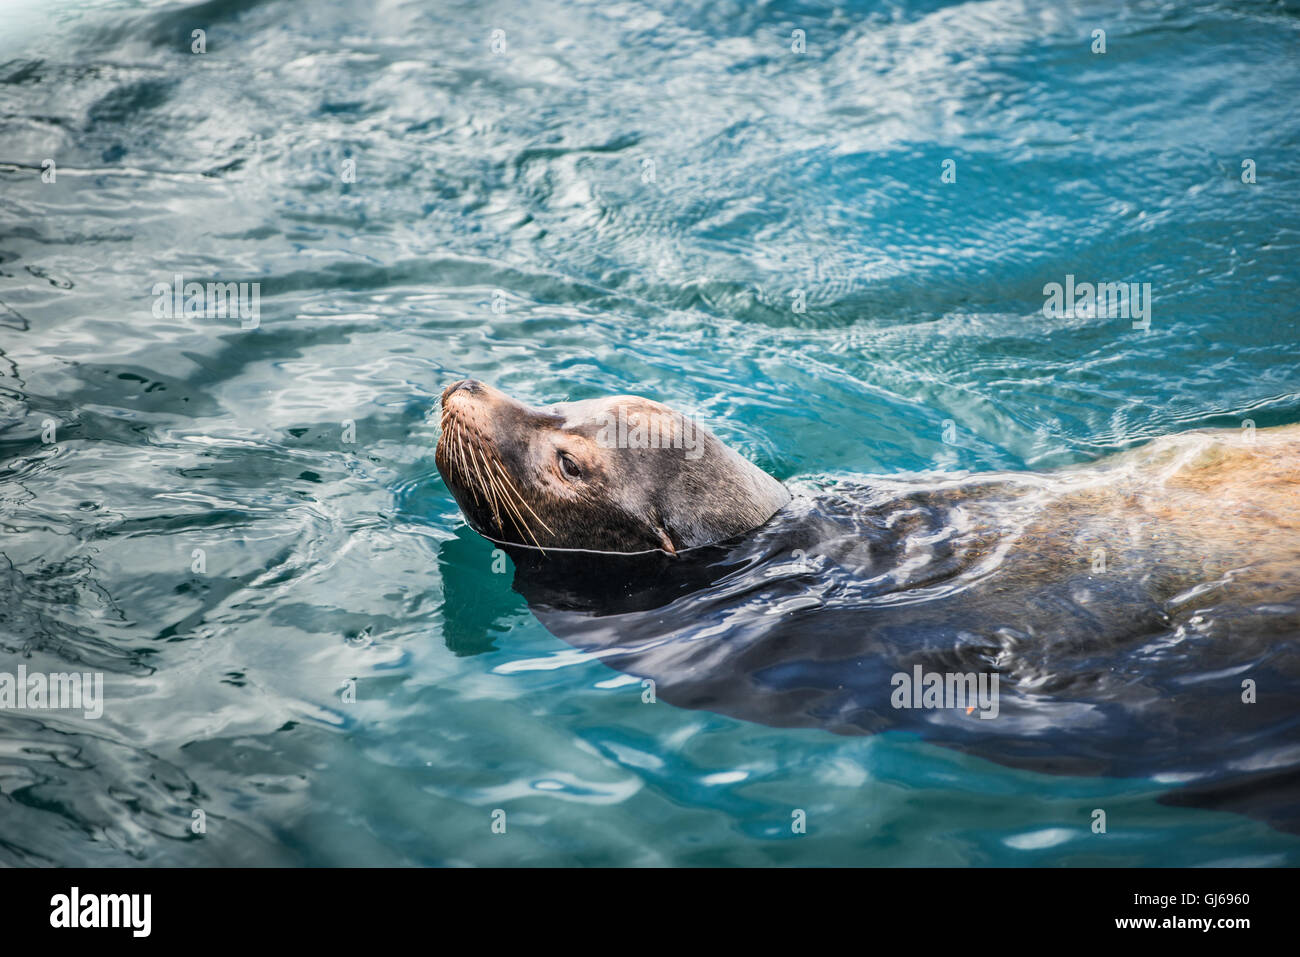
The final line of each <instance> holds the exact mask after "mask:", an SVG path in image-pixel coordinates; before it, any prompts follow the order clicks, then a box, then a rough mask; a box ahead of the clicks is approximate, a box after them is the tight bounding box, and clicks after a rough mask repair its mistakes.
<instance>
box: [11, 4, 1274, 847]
mask: <svg viewBox="0 0 1300 957" xmlns="http://www.w3.org/2000/svg"><path fill="white" fill-rule="evenodd" d="M1298 14H1300V8H1297V7H1296V6H1295V5H1288V4H1278V3H1242V2H1228V0H1213V2H1199V3H1189V4H1174V3H1164V4H1161V3H1147V4H1120V3H1103V2H1097V3H1077V4H1075V3H1071V4H1056V3H1043V4H1035V3H1024V2H1013V0H984V2H967V3H951V4H948V3H939V2H931V3H916V4H912V3H844V4H838V5H825V4H819V3H811V2H809V3H781V2H773V3H763V4H748V3H729V2H721V3H719V2H699V3H668V2H647V0H629V2H623V3H616V4H610V3H598V2H591V3H580V2H575V0H562V2H547V0H542V2H530V3H528V4H526V5H525V4H520V3H517V2H515V3H492V2H488V3H482V2H466V3H430V4H417V3H398V2H384V0H378V2H369V3H335V2H312V3H291V2H288V0H271V2H240V0H224V2H223V0H212V2H209V3H204V4H199V5H197V6H194V7H190V8H186V7H184V6H183V5H180V4H173V3H119V2H96V3H84V2H77V3H66V2H47V3H39V4H36V3H30V4H29V3H22V2H20V3H17V4H13V5H8V6H6V7H5V8H4V10H3V11H2V12H0V23H3V28H2V29H0V671H13V670H15V669H16V668H17V667H18V665H19V664H24V665H25V666H26V667H27V668H28V669H29V670H31V671H46V672H52V671H66V670H69V669H78V670H85V671H98V672H103V673H104V675H105V695H106V703H105V709H104V714H103V716H102V717H101V718H99V719H88V718H85V717H83V716H82V715H80V714H78V713H71V712H17V711H0V862H3V863H9V864H13V863H57V864H91V865H94V864H130V863H151V864H521V865H530V864H650V865H660V864H773V863H777V864H850V863H854V864H909V865H913V864H925V865H957V864H999V865H1002V864H1024V865H1054V864H1119V865H1152V864H1175V865H1181V864H1278V863H1287V864H1294V863H1298V862H1300V837H1297V836H1295V835H1288V834H1284V833H1281V832H1279V831H1276V830H1273V829H1271V828H1270V827H1268V826H1267V825H1266V824H1264V823H1261V822H1259V821H1255V820H1252V819H1250V818H1247V817H1244V816H1241V815H1237V814H1232V813H1225V812H1218V811H1210V810H1198V809H1191V808H1181V807H1170V806H1166V805H1163V804H1159V803H1157V802H1156V798H1157V797H1159V796H1160V795H1161V794H1162V793H1164V792H1165V791H1167V789H1168V787H1169V786H1170V785H1169V782H1157V781H1152V780H1145V779H1096V778H1074V777H1065V776H1048V775H1040V774H1033V773H1028V772H1022V771H1014V770H1010V769H1008V768H1005V767H1002V766H1000V765H997V764H992V763H989V762H986V761H982V760H980V759H978V758H974V757H969V756H964V755H962V754H959V753H956V752H953V751H949V750H946V749H943V748H940V747H937V746H934V745H931V744H927V743H925V742H923V741H919V740H917V739H915V738H912V737H909V736H906V735H897V734H891V733H886V734H883V735H878V736H874V737H860V738H842V737H838V736H835V735H832V734H829V733H825V732H821V731H817V730H781V729H776V728H770V727H765V726H759V725H754V724H749V723H745V722H742V721H739V720H733V719H730V718H726V717H722V716H720V715H715V714H711V713H709V712H706V711H686V710H681V709H675V708H673V707H672V706H670V705H667V704H663V703H658V704H655V705H645V704H642V702H641V689H640V686H639V684H638V683H637V682H636V681H635V680H634V679H630V678H628V677H626V676H624V675H621V674H620V673H618V672H616V671H613V670H612V669H610V668H608V667H606V666H605V665H603V664H601V663H600V662H599V661H596V660H594V659H593V658H591V657H590V656H586V655H583V654H580V653H579V652H577V651H576V650H575V649H573V648H571V647H570V646H568V645H567V644H565V643H564V642H563V641H561V640H560V639H558V638H556V637H553V636H552V635H551V634H549V633H548V632H547V631H546V630H545V629H544V628H542V626H541V625H540V624H539V623H538V622H537V621H536V620H535V619H534V617H533V616H532V614H531V613H530V612H529V610H528V608H527V606H526V605H525V603H524V602H523V599H522V598H521V597H520V596H519V595H518V594H516V593H515V592H514V591H513V590H512V589H511V587H510V575H509V574H508V573H502V574H497V573H494V570H493V558H492V548H491V545H490V544H489V543H487V542H485V541H483V540H482V539H480V538H478V537H477V536H476V535H475V534H474V533H472V532H471V531H469V530H468V529H467V528H466V527H465V526H464V523H463V521H462V519H461V517H460V514H459V512H458V510H457V508H456V506H455V503H454V501H453V500H452V499H451V496H450V494H449V493H448V492H447V490H446V488H445V486H444V485H443V484H442V482H441V479H440V478H439V477H438V474H437V472H436V470H435V468H434V465H433V442H434V440H435V438H436V430H435V427H434V420H430V419H429V415H430V413H431V412H433V411H434V409H435V405H436V398H437V395H438V393H439V392H440V391H441V389H442V388H443V386H445V385H446V384H447V383H448V382H450V381H451V380H453V379H454V378H459V377H463V376H466V375H471V376H474V377H477V378H479V379H483V380H485V381H488V382H491V383H493V384H495V385H497V386H499V387H501V388H503V389H505V390H507V391H509V392H510V393H511V394H513V395H515V396H516V397H518V398H520V399H521V400H523V401H526V402H530V403H547V402H553V401H558V400H561V399H567V398H587V397H591V396H597V395H603V394H607V393H613V392H632V393H640V394H644V395H648V396H651V397H654V398H657V399H660V400H662V401H665V402H668V403H670V404H672V405H674V406H675V407H678V408H681V409H683V410H686V411H689V412H691V413H692V414H695V415H697V416H699V417H700V418H701V419H702V420H703V421H705V422H707V423H708V424H709V425H710V426H711V427H712V428H713V429H714V431H715V432H716V433H717V434H718V435H719V436H720V437H722V438H723V439H724V440H725V441H727V442H729V443H730V444H732V445H733V446H734V447H736V448H737V449H739V450H741V451H742V452H743V453H744V454H745V455H747V456H749V457H750V458H752V459H753V460H754V461H756V462H758V463H759V464H760V465H762V466H763V467H764V468H766V469H768V470H769V471H771V472H772V473H773V474H775V475H777V476H778V477H780V478H782V479H785V480H790V481H792V482H795V483H800V482H804V483H808V482H815V481H818V480H821V479H825V478H834V477H837V476H849V475H857V474H863V473H895V472H900V471H904V470H919V469H940V470H957V469H990V468H1000V469H1012V470H1021V469H1042V468H1047V467H1051V466H1055V465H1062V464H1067V463H1074V462H1083V461H1089V460H1093V459H1096V458H1099V457H1101V456H1103V455H1105V454H1106V453H1108V452H1112V451H1115V450H1119V449H1123V448H1128V447H1130V446H1132V445H1135V444H1138V443H1140V442H1141V441H1143V440H1145V439H1148V438H1150V437H1153V436H1158V435H1163V434H1167V433H1171V432H1178V431H1183V430H1186V429H1190V428H1196V427H1203V426H1231V427H1239V426H1240V425H1241V423H1242V422H1243V420H1246V419H1249V420H1252V421H1254V422H1255V423H1256V424H1257V425H1258V426H1259V427H1261V428H1262V427H1266V426H1269V425H1280V424H1286V423H1294V422H1300V346H1298V345H1297V326H1298V325H1300V323H1297V313H1298V310H1297V306H1296V303H1297V301H1300V274H1298V273H1297V270H1296V262H1297V245H1298V243H1300V203H1297V198H1298V196H1300V150H1298V147H1300V110H1297V109H1296V108H1295V107H1296V104H1297V102H1300V57H1298V56H1297V52H1298V51H1300V45H1298V43H1297V41H1298V40H1300V16H1298ZM195 29H203V30H204V31H205V40H206V52H203V53H194V52H191V50H192V47H191V45H192V43H193V42H194V41H193V38H192V31H193V30H195ZM1098 29H1101V30H1104V31H1105V41H1106V51H1105V52H1104V53H1094V52H1093V49H1092V47H1093V45H1094V40H1093V31H1094V30H1098ZM497 30H500V31H504V37H503V38H502V37H501V35H499V34H498V35H497V38H498V42H496V43H495V47H494V39H493V36H494V31H497ZM795 30H803V31H805V34H806V50H805V51H804V52H802V53H795V52H793V51H792V49H791V47H792V43H793V40H792V34H793V31H795ZM501 39H504V49H502V48H501V44H500V42H499V41H500V40H501ZM46 160H53V161H54V169H55V178H54V181H53V182H43V181H42V170H43V169H44V168H46V167H47V166H48V164H46V163H45V161H46ZM948 160H952V161H954V163H955V165H952V164H948V168H950V169H953V170H954V171H955V181H953V182H945V181H944V177H943V175H942V174H943V172H944V168H945V163H946V161H948ZM1246 160H1250V161H1253V163H1252V164H1248V165H1253V169H1254V171H1255V180H1256V181H1255V182H1253V183H1247V182H1243V162H1244V161H1246ZM349 161H351V163H349ZM353 168H354V170H355V181H345V179H348V178H350V176H349V174H348V170H349V169H353ZM1248 178H1249V177H1248ZM178 273H179V274H182V275H183V276H184V277H185V279H187V280H196V281H201V282H207V281H221V282H240V281H243V282H258V283H260V284H261V285H260V294H261V300H260V309H261V312H260V319H259V322H258V325H257V326H256V328H249V329H244V328H241V323H240V322H239V321H238V320H236V319H232V318H224V319H222V318H204V317H184V316H182V317H165V316H158V315H155V311H154V306H155V296H154V295H153V293H152V290H153V287H154V285H155V284H156V283H170V282H172V278H173V276H174V275H176V274H178ZM1067 274H1072V275H1074V276H1076V277H1077V278H1078V280H1079V281H1090V282H1136V283H1150V284H1151V290H1152V308H1151V317H1150V329H1149V330H1148V331H1142V330H1140V329H1139V330H1135V329H1133V328H1132V323H1131V322H1129V321H1128V320H1122V319H1112V318H1107V317H1105V316H1096V315H1089V314H1086V313H1083V314H1076V315H1071V316H1070V317H1068V318H1063V319H1048V318H1046V317H1045V316H1044V314H1043V311H1042V307H1043V302H1044V295H1043V287H1044V285H1045V284H1046V283H1050V282H1064V280H1065V277H1066V275H1067ZM800 291H802V301H803V303H805V304H806V308H805V309H803V310H802V311H798V310H797V309H796V308H795V307H796V304H797V303H798V302H799V301H800V297H799V293H800ZM435 418H436V417H435ZM50 423H53V428H54V431H53V434H52V435H51V434H50V433H49V431H48V430H49V424H50ZM945 438H946V439H947V441H945ZM51 439H52V440H51ZM196 550H199V551H200V552H201V554H202V556H203V558H202V561H201V562H200V561H199V559H198V558H196ZM196 563H198V566H199V567H198V570H196ZM453 592H454V601H450V602H449V600H448V596H449V593H453ZM349 679H355V681H356V698H357V700H356V701H355V703H348V702H346V701H345V700H344V697H343V694H342V693H341V686H342V685H343V684H344V682H346V681H347V680H349ZM1225 760H1228V759H1227V758H1225ZM1096 808H1103V809H1105V810H1106V812H1107V818H1108V831H1107V833H1106V834H1105V835H1098V834H1094V833H1092V832H1091V830H1090V828H1089V824H1090V823H1091V820H1092V818H1091V814H1092V812H1093V810H1094V809H1096ZM498 809H500V810H503V811H505V812H506V817H507V821H508V826H507V830H506V833H504V834H495V833H493V829H492V821H493V812H494V811H495V810H498ZM795 809H800V810H803V811H805V812H806V814H807V820H808V831H807V833H806V834H802V835H799V834H794V833H792V829H791V820H792V813H793V812H794V810H795ZM196 810H199V811H202V812H203V817H204V820H205V822H206V831H205V832H203V833H196V832H195V830H194V829H193V826H192V825H193V822H194V821H195V814H194V812H195V811H196Z"/></svg>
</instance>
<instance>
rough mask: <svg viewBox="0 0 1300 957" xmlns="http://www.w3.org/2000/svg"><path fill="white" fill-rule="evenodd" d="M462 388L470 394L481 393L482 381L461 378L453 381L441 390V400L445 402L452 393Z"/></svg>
mask: <svg viewBox="0 0 1300 957" xmlns="http://www.w3.org/2000/svg"><path fill="white" fill-rule="evenodd" d="M462 389H464V390H465V391H466V392H468V393H469V394H470V395H482V393H483V383H482V382H479V381H478V379H461V380H460V381H459V382H453V383H452V384H451V385H449V386H447V388H445V389H443V390H442V401H443V402H446V401H447V400H448V399H450V398H451V396H452V393H454V392H459V391H461V390H462Z"/></svg>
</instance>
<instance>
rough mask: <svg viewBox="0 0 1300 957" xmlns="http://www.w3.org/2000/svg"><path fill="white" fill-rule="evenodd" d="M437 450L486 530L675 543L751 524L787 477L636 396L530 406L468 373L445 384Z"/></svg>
mask: <svg viewBox="0 0 1300 957" xmlns="http://www.w3.org/2000/svg"><path fill="white" fill-rule="evenodd" d="M441 426H442V434H441V436H440V438H439V441H438V448H437V452H436V455H435V461H436V463H437V466H438V471H440V472H441V473H442V477H443V479H444V480H445V481H446V482H447V486H448V488H450V489H451V491H452V494H453V495H454V496H455V498H456V502H457V503H458V504H459V505H460V507H461V511H462V512H464V513H465V517H466V518H467V519H468V520H469V523H470V525H472V526H473V527H474V529H475V530H476V531H478V532H480V533H481V534H483V535H484V536H486V537H488V538H492V539H494V540H496V541H501V542H507V543H510V544H515V545H532V546H534V547H537V548H541V549H547V548H550V549H566V550H573V549H587V550H592V551H609V552H643V551H651V550H655V549H662V550H663V551H665V552H668V553H669V554H676V553H677V552H678V551H679V550H681V549H685V548H694V547H697V546H700V545H706V544H709V543H711V542H716V541H720V540H722V539H725V538H730V537H732V536H733V535H738V534H740V533H742V532H747V531H750V530H751V529H754V528H756V527H758V526H759V525H761V524H763V522H765V521H767V520H768V519H769V518H771V517H772V515H774V514H775V513H776V511H777V510H778V509H780V508H781V507H782V506H783V505H785V504H786V503H787V502H788V501H790V493H789V492H788V491H786V488H785V486H784V485H782V484H781V483H780V482H778V481H777V480H776V479H774V478H772V477H771V476H770V475H768V474H767V473H766V472H764V471H763V470H762V469H760V468H758V467H757V466H756V465H754V464H753V463H751V462H749V461H747V460H745V459H744V458H742V457H741V456H740V455H738V454H736V453H735V452H734V451H732V450H731V449H729V448H728V447H727V446H725V445H723V444H722V443H721V442H719V441H718V439H717V438H716V437H715V436H714V435H713V433H712V432H710V431H709V430H708V429H706V428H704V427H703V426H700V425H698V424H696V423H695V422H693V421H692V420H690V419H688V418H687V417H686V416H684V415H682V414H681V413H679V412H674V411H673V410H672V409H670V408H668V407H667V406H664V405H660V404H659V403H658V402H652V401H651V400H649V399H643V398H640V397H638V396H622V395H619V396H612V397H610V398H607V399H591V400H588V401H585V402H563V403H560V404H558V405H553V406H551V407H550V408H547V409H531V408H529V407H528V406H525V405H523V404H522V403H520V402H516V401H515V400H514V399H512V398H510V397H509V396H508V395H506V394H505V393H503V392H500V391H498V390H497V389H494V388H492V387H491V386H488V385H484V384H483V383H482V382H478V381H476V380H474V379H464V380H462V381H460V382H456V383H453V384H452V385H450V386H448V387H447V388H446V389H445V390H444V391H443V393H442V422H441Z"/></svg>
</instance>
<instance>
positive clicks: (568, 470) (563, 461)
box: [559, 452, 582, 479]
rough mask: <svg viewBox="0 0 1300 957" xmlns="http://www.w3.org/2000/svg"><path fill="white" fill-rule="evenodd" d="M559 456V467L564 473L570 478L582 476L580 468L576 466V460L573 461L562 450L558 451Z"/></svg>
mask: <svg viewBox="0 0 1300 957" xmlns="http://www.w3.org/2000/svg"><path fill="white" fill-rule="evenodd" d="M559 456H560V468H561V469H563V470H564V474H565V475H567V476H568V477H569V478H571V479H580V478H582V469H580V468H578V463H577V462H575V461H574V460H573V459H572V458H571V457H570V456H569V455H567V454H566V453H564V452H560V453H559Z"/></svg>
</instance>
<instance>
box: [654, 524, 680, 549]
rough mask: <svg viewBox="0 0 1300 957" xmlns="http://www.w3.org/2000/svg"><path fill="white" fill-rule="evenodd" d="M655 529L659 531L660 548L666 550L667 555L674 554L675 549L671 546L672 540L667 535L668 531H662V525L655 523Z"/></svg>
mask: <svg viewBox="0 0 1300 957" xmlns="http://www.w3.org/2000/svg"><path fill="white" fill-rule="evenodd" d="M655 531H656V532H658V533H659V547H660V548H662V549H663V550H664V551H666V552H667V553H668V554H669V555H676V554H677V549H676V548H675V547H674V546H673V540H672V539H671V538H669V537H668V533H667V532H666V531H664V528H663V526H662V525H656V526H655Z"/></svg>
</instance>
